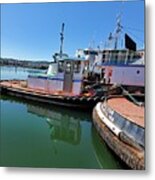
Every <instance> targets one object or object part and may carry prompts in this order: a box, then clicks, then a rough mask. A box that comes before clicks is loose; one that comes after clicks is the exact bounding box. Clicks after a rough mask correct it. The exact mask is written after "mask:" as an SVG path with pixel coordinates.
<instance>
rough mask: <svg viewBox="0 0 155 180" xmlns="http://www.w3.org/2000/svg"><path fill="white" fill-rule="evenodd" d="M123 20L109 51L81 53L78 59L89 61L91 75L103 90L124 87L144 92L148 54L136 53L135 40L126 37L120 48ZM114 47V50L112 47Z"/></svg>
mask: <svg viewBox="0 0 155 180" xmlns="http://www.w3.org/2000/svg"><path fill="white" fill-rule="evenodd" d="M122 28H123V26H122V25H121V18H119V19H118V20H117V24H116V28H115V31H114V33H113V34H112V33H110V35H109V37H108V42H107V43H106V44H107V45H106V47H104V48H103V49H101V48H100V47H98V48H96V49H95V48H92V47H90V48H87V49H78V50H77V51H76V56H77V57H82V58H85V59H86V60H89V74H90V77H92V76H93V77H94V78H95V79H96V82H98V83H102V84H103V85H104V86H106V85H113V84H121V85H123V86H126V87H130V88H131V87H133V88H139V87H140V88H142V89H144V71H145V51H144V49H139V50H137V45H136V43H135V42H134V41H133V39H132V38H131V37H130V36H129V35H128V34H126V33H125V34H124V39H123V40H124V46H125V47H123V48H121V47H118V42H119V40H121V39H120V38H119V37H120V34H122ZM113 45H114V46H113Z"/></svg>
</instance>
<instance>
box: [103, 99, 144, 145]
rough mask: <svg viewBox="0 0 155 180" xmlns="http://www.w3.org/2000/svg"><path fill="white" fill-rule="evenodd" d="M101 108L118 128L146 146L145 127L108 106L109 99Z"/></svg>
mask: <svg viewBox="0 0 155 180" xmlns="http://www.w3.org/2000/svg"><path fill="white" fill-rule="evenodd" d="M101 109H102V112H103V113H104V114H105V116H106V117H107V118H108V119H109V120H110V121H111V122H112V123H114V124H115V125H116V126H117V127H118V128H120V129H121V130H122V131H123V132H125V133H126V134H127V135H128V136H129V137H131V138H132V139H134V141H135V142H137V143H138V144H140V145H141V146H142V147H143V148H144V146H145V143H144V139H145V130H144V128H143V127H141V126H139V125H138V124H135V123H133V122H131V121H129V120H128V119H127V118H125V117H124V116H123V115H121V114H119V113H118V112H116V111H114V110H113V109H112V108H111V107H109V106H108V104H107V101H104V103H102V105H101Z"/></svg>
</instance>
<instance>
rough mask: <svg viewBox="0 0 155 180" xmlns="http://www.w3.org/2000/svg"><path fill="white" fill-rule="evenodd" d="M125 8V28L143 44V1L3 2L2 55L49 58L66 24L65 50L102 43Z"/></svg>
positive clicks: (33, 58) (70, 50)
mask: <svg viewBox="0 0 155 180" xmlns="http://www.w3.org/2000/svg"><path fill="white" fill-rule="evenodd" d="M121 9H122V11H123V16H122V25H123V26H124V27H128V28H124V30H126V32H127V33H129V34H130V35H131V37H132V38H133V39H134V40H136V41H137V43H138V47H139V48H142V46H143V45H144V2H143V1H136V2H135V1H134V2H124V3H123V4H122V2H121V1H118V2H73V3H67V2H66V3H60V2H59V3H37V4H36V3H34V4H33V3H30V4H24V3H23V4H3V5H1V57H11V58H17V59H21V60H25V59H27V60H48V61H51V59H52V55H53V54H54V53H55V52H58V51H59V46H60V29H61V24H62V22H64V23H65V39H64V51H65V52H66V53H68V54H70V55H71V56H73V55H74V54H75V51H76V49H78V48H87V47H88V46H89V45H90V44H92V43H91V42H92V41H94V46H95V47H97V45H101V41H103V42H104V41H105V40H106V39H107V37H108V36H109V33H110V32H112V31H113V30H114V28H115V26H116V17H117V15H118V14H119V12H120V11H121Z"/></svg>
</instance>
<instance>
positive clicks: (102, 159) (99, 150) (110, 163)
mask: <svg viewBox="0 0 155 180" xmlns="http://www.w3.org/2000/svg"><path fill="white" fill-rule="evenodd" d="M91 132H92V144H93V147H94V155H95V158H96V160H97V162H98V164H99V165H100V168H102V169H116V167H117V168H120V169H122V167H123V169H129V167H127V165H125V164H124V163H123V162H121V161H120V159H119V158H118V157H117V156H116V155H115V154H114V153H113V152H112V151H111V149H110V148H109V147H108V146H107V145H106V144H105V142H104V141H103V139H102V138H101V137H100V136H99V134H98V132H97V130H96V129H95V127H94V126H92V129H91Z"/></svg>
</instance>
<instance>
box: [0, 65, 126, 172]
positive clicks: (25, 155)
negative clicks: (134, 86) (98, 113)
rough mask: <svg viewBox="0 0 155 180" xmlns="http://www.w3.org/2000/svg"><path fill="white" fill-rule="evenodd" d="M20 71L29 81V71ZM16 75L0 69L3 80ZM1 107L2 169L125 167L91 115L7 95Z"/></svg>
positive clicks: (0, 99)
mask: <svg viewBox="0 0 155 180" xmlns="http://www.w3.org/2000/svg"><path fill="white" fill-rule="evenodd" d="M7 70H8V73H6V71H7ZM17 71H18V70H16V73H17ZM20 71H21V72H20V73H23V78H26V76H27V71H26V70H25V69H24V71H25V73H24V72H23V71H22V69H20ZM16 73H15V72H14V71H13V70H12V72H11V71H10V68H6V67H5V74H3V68H1V74H3V78H4V79H6V77H5V76H6V75H7V78H16ZM24 74H25V75H24ZM0 105H1V106H0V117H1V119H0V120H1V121H0V164H1V166H20V167H23V166H24V167H25V166H26V167H53V168H95V169H98V168H99V169H100V168H103V169H124V168H126V167H125V165H124V164H122V162H121V161H120V160H119V159H118V158H117V157H116V156H115V155H114V154H113V153H112V151H111V150H110V149H109V148H108V147H107V146H106V145H105V144H104V142H103V140H102V139H101V138H100V136H99V135H98V133H97V131H96V129H95V128H94V126H93V124H92V117H91V112H80V111H76V110H69V109H66V108H65V109H64V108H62V107H61V108H60V107H56V106H47V105H45V104H38V103H36V102H35V103H34V102H31V101H24V100H22V99H19V98H14V97H11V96H4V95H3V96H1V98H0Z"/></svg>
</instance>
